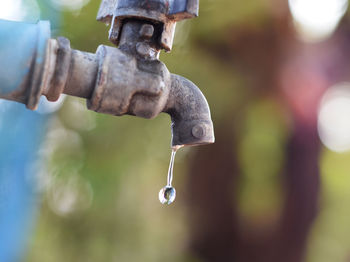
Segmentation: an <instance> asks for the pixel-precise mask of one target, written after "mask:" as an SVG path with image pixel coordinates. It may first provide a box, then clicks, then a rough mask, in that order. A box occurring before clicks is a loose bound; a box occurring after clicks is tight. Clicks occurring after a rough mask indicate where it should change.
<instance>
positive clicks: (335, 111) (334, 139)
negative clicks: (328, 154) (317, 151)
mask: <svg viewBox="0 0 350 262" xmlns="http://www.w3.org/2000/svg"><path fill="white" fill-rule="evenodd" d="M318 132H319V135H320V138H321V140H322V142H323V144H324V145H325V146H326V147H327V148H329V149H330V150H333V151H335V152H344V151H347V150H349V149H350V83H340V84H337V85H335V86H333V87H331V88H330V89H329V90H328V91H327V92H326V93H325V95H324V97H323V99H322V102H321V106H320V110H319V115H318Z"/></svg>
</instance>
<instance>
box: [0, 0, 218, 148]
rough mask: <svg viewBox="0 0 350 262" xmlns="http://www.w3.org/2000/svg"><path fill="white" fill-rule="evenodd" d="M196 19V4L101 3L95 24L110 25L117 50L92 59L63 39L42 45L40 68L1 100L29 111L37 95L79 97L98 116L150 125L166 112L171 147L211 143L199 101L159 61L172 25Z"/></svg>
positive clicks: (171, 0) (178, 0)
mask: <svg viewBox="0 0 350 262" xmlns="http://www.w3.org/2000/svg"><path fill="white" fill-rule="evenodd" d="M197 15H198V0H147V1H146V0H145V1H139V0H103V1H102V3H101V5H100V9H99V12H98V15H97V20H99V21H102V22H104V23H107V24H110V25H111V28H110V30H109V40H110V41H111V42H112V43H113V44H115V45H117V46H118V48H115V47H110V46H105V45H100V46H99V47H98V48H97V51H96V53H95V54H93V53H89V52H82V51H79V50H74V49H71V47H70V42H69V40H68V39H66V38H64V37H58V38H57V39H47V41H46V49H45V55H44V56H42V58H43V59H41V60H43V61H39V60H40V59H39V60H38V59H34V60H33V61H34V62H32V63H31V68H30V70H29V72H31V74H32V75H31V76H30V77H29V76H28V77H27V78H26V81H24V82H23V83H22V84H21V85H20V86H19V88H17V89H15V90H12V91H11V92H5V93H4V92H1V91H0V98H5V99H9V100H14V101H17V102H21V103H25V104H26V106H27V108H29V109H35V108H36V107H37V104H38V101H39V97H40V96H41V95H44V96H46V98H47V99H48V100H49V101H56V100H57V99H58V98H59V97H60V95H61V94H62V93H64V94H67V95H72V96H77V97H81V98H85V99H86V100H87V107H88V109H90V110H94V111H96V112H99V113H105V114H112V115H116V116H122V115H125V114H128V115H134V116H139V117H143V118H154V117H156V116H157V115H158V114H159V113H161V112H165V113H168V114H169V115H170V116H171V121H172V125H171V129H172V147H173V148H178V147H181V146H192V145H202V144H210V143H213V142H214V130H213V123H212V120H211V116H210V109H209V106H208V103H207V101H206V99H205V97H204V95H203V94H202V92H201V91H200V89H199V88H198V87H197V86H196V85H195V84H193V83H192V82H191V81H189V80H188V79H186V78H184V77H182V76H179V75H175V74H171V73H170V72H169V71H168V69H167V67H166V66H165V64H164V63H162V62H161V61H160V60H159V53H160V51H161V50H162V49H163V50H165V51H168V52H169V51H170V50H171V48H172V43H173V38H174V32H175V26H176V22H177V21H180V20H182V19H186V18H192V17H194V16H197ZM41 26H42V27H43V23H41ZM44 27H45V26H44ZM39 35H40V33H39ZM39 42H40V41H39ZM38 53H39V54H40V52H36V53H35V54H33V55H34V56H35V55H36V56H37V55H38Z"/></svg>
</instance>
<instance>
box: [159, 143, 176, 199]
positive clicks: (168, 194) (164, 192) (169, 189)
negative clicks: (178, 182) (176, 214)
mask: <svg viewBox="0 0 350 262" xmlns="http://www.w3.org/2000/svg"><path fill="white" fill-rule="evenodd" d="M177 149H178V148H173V149H172V151H171V158H170V164H169V170H168V183H167V185H166V186H165V187H163V188H162V189H161V190H160V191H159V201H160V203H162V204H168V205H170V204H171V203H173V202H174V200H175V197H176V190H175V188H174V187H173V186H172V185H171V182H172V181H173V169H174V160H175V154H176V150H177Z"/></svg>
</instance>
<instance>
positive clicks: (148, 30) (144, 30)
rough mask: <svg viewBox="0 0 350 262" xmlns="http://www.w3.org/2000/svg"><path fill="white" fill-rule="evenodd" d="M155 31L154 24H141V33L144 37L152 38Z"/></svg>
mask: <svg viewBox="0 0 350 262" xmlns="http://www.w3.org/2000/svg"><path fill="white" fill-rule="evenodd" d="M153 33H154V27H153V25H150V24H144V25H142V26H141V29H140V35H141V36H142V37H144V38H147V39H149V38H151V37H152V36H153Z"/></svg>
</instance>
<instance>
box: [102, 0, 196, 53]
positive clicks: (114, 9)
mask: <svg viewBox="0 0 350 262" xmlns="http://www.w3.org/2000/svg"><path fill="white" fill-rule="evenodd" d="M198 9H199V1H198V0H102V2H101V5H100V9H99V12H98V14H97V20H99V21H102V22H104V23H106V24H111V29H110V33H109V39H110V41H111V42H112V43H114V44H115V45H118V44H119V37H120V35H121V34H120V32H121V31H122V27H123V25H124V22H123V21H124V20H125V19H137V20H141V21H144V22H145V21H150V22H152V23H153V24H154V25H156V24H161V27H162V30H161V37H160V38H159V39H157V41H159V46H160V48H162V49H165V50H166V51H170V50H171V48H172V43H173V38H174V32H175V25H176V22H177V21H181V20H183V19H189V18H193V17H195V16H198Z"/></svg>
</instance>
